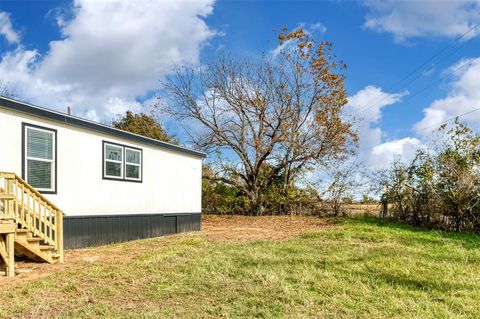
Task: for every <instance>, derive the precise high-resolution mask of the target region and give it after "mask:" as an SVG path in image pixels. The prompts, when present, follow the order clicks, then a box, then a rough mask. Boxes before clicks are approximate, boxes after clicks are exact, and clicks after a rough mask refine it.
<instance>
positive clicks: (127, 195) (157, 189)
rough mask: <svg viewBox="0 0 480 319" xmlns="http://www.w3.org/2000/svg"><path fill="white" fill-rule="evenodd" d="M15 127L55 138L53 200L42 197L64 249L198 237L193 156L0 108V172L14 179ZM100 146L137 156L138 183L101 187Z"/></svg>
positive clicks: (18, 166)
mask: <svg viewBox="0 0 480 319" xmlns="http://www.w3.org/2000/svg"><path fill="white" fill-rule="evenodd" d="M22 123H25V124H32V125H37V126H41V127H45V128H49V129H54V130H56V131H57V172H56V174H57V176H56V180H57V182H56V194H45V197H47V198H48V199H49V200H50V201H51V202H53V203H54V204H55V205H56V206H58V207H59V208H60V209H62V211H63V212H64V213H65V215H66V216H65V219H64V223H65V232H64V233H65V244H66V245H65V247H66V248H78V247H85V246H91V245H98V244H106V243H109V242H118V241H124V240H130V239H137V238H145V237H154V236H160V235H166V234H170V233H172V232H181V231H190V230H199V229H200V218H201V217H200V213H201V188H202V187H201V174H202V157H201V156H198V155H195V154H189V153H188V152H187V153H185V152H181V151H177V150H172V149H168V148H163V147H160V146H157V145H151V144H149V143H141V142H137V141H132V140H131V139H128V138H123V137H118V136H115V135H113V134H107V133H104V132H98V131H94V130H91V129H88V128H83V127H78V126H75V125H72V124H65V123H61V122H59V121H56V120H52V119H49V118H44V117H40V116H35V115H32V114H28V113H24V112H19V111H16V110H11V109H8V108H4V107H2V106H1V104H0V171H3V172H14V173H16V174H17V175H19V176H22V130H23V129H22ZM103 141H106V142H113V143H118V144H123V145H126V146H131V147H135V148H140V149H142V157H143V158H142V162H143V163H142V182H141V183H139V182H128V181H117V180H106V179H103ZM22 177H23V176H22ZM169 216H170V217H171V218H169Z"/></svg>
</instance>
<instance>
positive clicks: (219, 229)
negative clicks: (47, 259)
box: [0, 215, 329, 288]
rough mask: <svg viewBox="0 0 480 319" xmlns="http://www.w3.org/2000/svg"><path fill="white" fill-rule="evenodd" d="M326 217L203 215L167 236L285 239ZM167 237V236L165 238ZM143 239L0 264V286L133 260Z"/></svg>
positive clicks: (319, 224)
mask: <svg viewBox="0 0 480 319" xmlns="http://www.w3.org/2000/svg"><path fill="white" fill-rule="evenodd" d="M328 225H329V223H328V221H327V220H325V219H321V218H317V217H304V216H260V217H249V216H213V215H203V216H202V231H201V232H196V233H185V234H179V235H174V236H169V237H168V240H171V239H174V238H175V237H177V236H204V237H206V238H209V239H213V240H221V241H244V240H255V239H274V240H284V239H288V238H292V237H295V236H299V235H301V234H303V233H306V232H311V231H315V230H319V229H321V228H324V227H326V226H328ZM164 239H165V240H167V237H165V238H164ZM147 243H148V242H146V241H141V240H140V241H137V242H136V243H135V244H132V243H129V244H120V245H107V246H101V247H92V248H85V249H74V250H67V251H65V263H64V264H62V265H59V264H53V265H50V264H47V263H36V262H32V261H29V260H18V261H16V267H15V268H16V272H17V275H16V277H15V278H7V277H5V276H4V271H5V267H4V265H3V264H0V287H2V288H3V287H8V286H12V285H13V286H16V285H19V284H22V283H25V282H28V281H31V280H34V279H37V278H41V277H46V276H49V275H51V274H54V273H56V272H59V271H62V270H64V269H67V268H69V267H71V266H73V265H76V264H80V263H83V264H86V265H88V264H95V263H99V262H105V261H114V260H119V259H120V260H125V259H135V258H137V257H138V256H140V255H142V254H143V253H144V252H148V251H149V250H150V245H151V244H147Z"/></svg>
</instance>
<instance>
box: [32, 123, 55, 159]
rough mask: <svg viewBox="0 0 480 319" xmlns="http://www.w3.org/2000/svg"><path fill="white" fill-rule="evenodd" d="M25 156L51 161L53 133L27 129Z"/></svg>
mask: <svg viewBox="0 0 480 319" xmlns="http://www.w3.org/2000/svg"><path fill="white" fill-rule="evenodd" d="M27 156H28V157H35V158H41V159H49V160H51V159H53V133H51V132H45V131H39V130H35V129H32V128H27Z"/></svg>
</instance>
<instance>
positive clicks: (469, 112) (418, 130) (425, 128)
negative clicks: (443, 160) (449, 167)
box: [358, 107, 480, 153]
mask: <svg viewBox="0 0 480 319" xmlns="http://www.w3.org/2000/svg"><path fill="white" fill-rule="evenodd" d="M478 111H480V107H479V108H476V109H473V110H470V111H468V112H465V113H461V114H458V115H456V116H452V117H450V118H448V119H446V120H444V121H442V122H438V123H435V124H432V125H428V126H424V127H421V128H419V129H416V130H415V131H416V132H421V131H424V130H428V129H429V128H433V127H437V126H441V125H443V124H447V123H448V122H451V121H453V120H455V119H458V118H460V117H462V116H466V115H470V114H472V113H475V112H478ZM380 145H382V144H377V145H373V146H369V147H365V148H362V149H360V150H358V153H361V152H364V151H368V150H370V149H373V148H375V147H377V146H380Z"/></svg>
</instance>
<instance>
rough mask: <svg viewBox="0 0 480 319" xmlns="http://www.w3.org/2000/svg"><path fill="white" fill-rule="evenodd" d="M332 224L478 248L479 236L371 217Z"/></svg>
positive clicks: (418, 241)
mask: <svg viewBox="0 0 480 319" xmlns="http://www.w3.org/2000/svg"><path fill="white" fill-rule="evenodd" d="M333 222H334V223H338V224H343V225H346V224H352V225H357V226H374V227H379V228H381V229H383V230H387V231H391V232H393V233H404V234H405V235H406V236H407V237H408V239H409V240H413V241H415V242H416V243H420V244H445V240H446V239H447V240H449V241H455V242H456V243H458V244H461V245H462V246H463V247H464V248H467V249H479V248H480V235H475V234H465V233H457V232H452V231H442V230H431V229H425V228H420V227H414V226H411V225H407V224H403V223H398V222H395V221H393V220H383V219H380V218H376V217H371V216H358V217H351V218H343V219H341V218H336V219H335V220H334V221H333Z"/></svg>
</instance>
